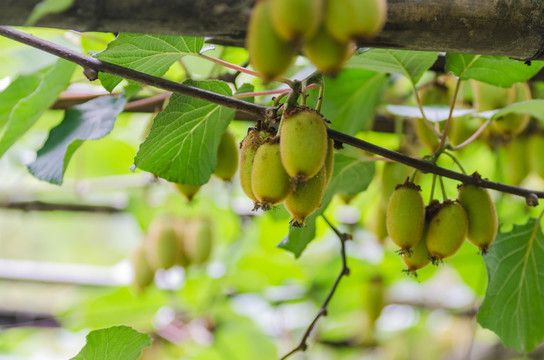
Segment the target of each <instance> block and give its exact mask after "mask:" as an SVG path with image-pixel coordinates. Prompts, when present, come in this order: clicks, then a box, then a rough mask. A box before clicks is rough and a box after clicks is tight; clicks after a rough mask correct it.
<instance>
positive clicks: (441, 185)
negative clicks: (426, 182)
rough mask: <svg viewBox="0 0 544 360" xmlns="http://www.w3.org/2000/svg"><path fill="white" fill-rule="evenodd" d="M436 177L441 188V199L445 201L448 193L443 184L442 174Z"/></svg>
mask: <svg viewBox="0 0 544 360" xmlns="http://www.w3.org/2000/svg"><path fill="white" fill-rule="evenodd" d="M438 179H439V180H440V188H441V189H442V200H443V201H446V200H448V194H446V187H445V186H444V179H443V178H442V176H439V177H438Z"/></svg>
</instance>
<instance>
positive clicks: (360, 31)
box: [247, 0, 386, 81]
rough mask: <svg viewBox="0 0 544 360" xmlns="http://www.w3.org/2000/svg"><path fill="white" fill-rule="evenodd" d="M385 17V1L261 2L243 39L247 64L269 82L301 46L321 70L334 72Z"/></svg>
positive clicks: (374, 31) (292, 0) (285, 0)
mask: <svg viewBox="0 0 544 360" xmlns="http://www.w3.org/2000/svg"><path fill="white" fill-rule="evenodd" d="M385 17H386V0H259V1H258V2H257V3H256V4H255V7H254V8H253V11H252V13H251V17H250V20H249V27H248V35H247V48H248V50H249V55H250V62H251V65H252V66H253V68H254V69H255V70H257V71H258V72H259V73H260V74H261V76H262V77H263V78H264V80H265V81H270V80H273V79H275V78H277V77H279V76H280V75H282V74H283V73H284V72H285V71H286V70H287V69H288V68H289V66H290V65H291V63H292V61H293V59H294V57H295V56H296V55H297V53H298V51H299V49H301V48H302V51H303V52H304V54H305V55H306V56H307V57H308V58H309V59H310V60H311V61H312V63H314V65H315V66H316V67H317V68H318V70H319V71H321V72H322V73H326V74H335V73H336V72H338V71H339V70H340V68H341V67H342V65H343V64H344V62H345V61H346V60H347V59H348V58H349V56H350V54H351V53H352V51H353V49H354V42H355V41H361V40H362V41H368V40H371V39H372V38H373V37H374V36H375V35H376V34H377V33H378V32H379V31H380V30H381V29H382V27H383V25H384V24H385Z"/></svg>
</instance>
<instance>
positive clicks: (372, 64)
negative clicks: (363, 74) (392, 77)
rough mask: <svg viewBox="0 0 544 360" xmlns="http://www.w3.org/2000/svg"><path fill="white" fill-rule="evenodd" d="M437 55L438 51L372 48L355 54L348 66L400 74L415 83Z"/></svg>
mask: <svg viewBox="0 0 544 360" xmlns="http://www.w3.org/2000/svg"><path fill="white" fill-rule="evenodd" d="M437 57H438V53H435V52H427V51H407V50H388V49H372V50H368V51H364V52H361V53H358V54H356V55H354V56H353V57H352V58H351V59H350V61H349V62H348V64H347V65H346V67H348V68H363V69H368V70H373V71H381V72H386V73H393V74H400V75H404V76H406V77H407V78H408V79H409V80H410V81H411V82H412V83H413V84H415V83H417V82H418V81H419V79H420V78H421V76H423V73H424V72H425V71H426V70H428V69H429V68H430V67H431V66H432V65H433V64H434V62H435V61H436V59H437Z"/></svg>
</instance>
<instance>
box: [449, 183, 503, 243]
mask: <svg viewBox="0 0 544 360" xmlns="http://www.w3.org/2000/svg"><path fill="white" fill-rule="evenodd" d="M457 199H458V200H459V203H461V205H462V206H463V209H465V211H466V213H467V218H468V232H467V239H468V240H469V241H470V242H471V243H473V244H474V245H476V246H477V247H478V248H479V249H480V250H481V251H482V253H485V252H487V249H488V248H489V245H491V243H492V242H493V240H495V236H497V230H498V226H499V225H498V219H497V210H496V209H495V205H494V204H493V200H491V196H490V195H489V192H488V191H487V189H484V188H481V187H478V186H474V185H469V184H463V185H461V186H460V187H459V193H458V194H457Z"/></svg>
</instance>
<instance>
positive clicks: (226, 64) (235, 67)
mask: <svg viewBox="0 0 544 360" xmlns="http://www.w3.org/2000/svg"><path fill="white" fill-rule="evenodd" d="M198 56H199V57H201V58H203V59H206V60H209V61H211V62H214V63H216V64H219V65H222V66H224V67H226V68H229V69H232V70H236V71H239V72H241V73H244V74H248V75H252V76H256V77H259V78H262V76H261V74H259V73H258V72H256V71H253V70H249V69H248V68H245V67H243V66H239V65H236V64H232V63H229V62H227V61H225V60H221V59H218V58H214V57H212V56H208V55H206V54H198ZM274 81H278V82H282V83H284V84H287V85H289V86H292V84H293V82H292V81H291V80H289V79H286V78H277V79H274Z"/></svg>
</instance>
